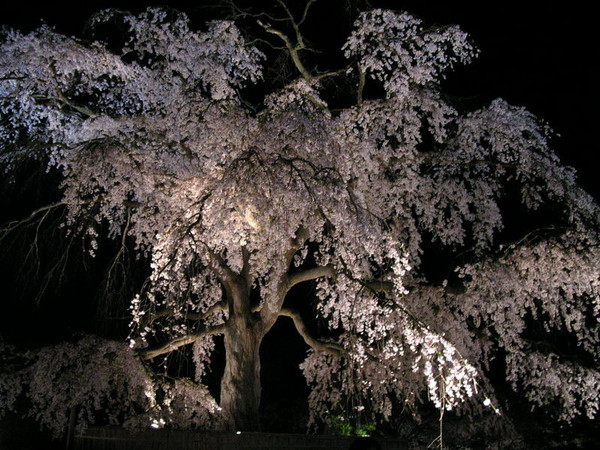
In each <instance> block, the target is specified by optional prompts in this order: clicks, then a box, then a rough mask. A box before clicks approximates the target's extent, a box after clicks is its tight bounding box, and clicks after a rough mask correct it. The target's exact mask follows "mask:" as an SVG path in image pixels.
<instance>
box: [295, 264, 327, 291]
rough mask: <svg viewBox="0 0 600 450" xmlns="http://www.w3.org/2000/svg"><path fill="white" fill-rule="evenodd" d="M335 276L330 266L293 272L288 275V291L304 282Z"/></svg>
mask: <svg viewBox="0 0 600 450" xmlns="http://www.w3.org/2000/svg"><path fill="white" fill-rule="evenodd" d="M335 274H336V272H335V270H334V269H333V267H331V266H319V267H313V268H312V269H306V270H303V271H301V272H295V273H293V274H291V275H288V290H289V289H291V288H292V287H294V286H295V285H297V284H299V283H302V282H304V281H310V280H315V279H317V278H321V277H333V276H335Z"/></svg>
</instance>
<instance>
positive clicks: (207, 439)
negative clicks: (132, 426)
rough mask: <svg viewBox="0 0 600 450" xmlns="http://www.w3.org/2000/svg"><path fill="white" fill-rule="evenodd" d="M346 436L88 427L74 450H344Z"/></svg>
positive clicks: (397, 447)
mask: <svg viewBox="0 0 600 450" xmlns="http://www.w3.org/2000/svg"><path fill="white" fill-rule="evenodd" d="M354 439H356V438H353V437H348V436H322V435H304V434H277V433H245V432H243V433H239V434H236V433H222V432H202V431H191V430H147V431H137V432H135V431H128V430H125V429H122V428H111V427H92V428H88V429H87V430H86V431H85V432H84V433H82V434H79V435H76V436H75V439H74V449H75V450H311V449H312V450H319V449H327V450H347V449H348V447H350V444H351V443H352V442H353V441H354ZM378 441H379V442H380V443H381V446H382V450H405V449H406V448H407V447H406V446H405V445H403V443H401V442H400V441H398V440H394V439H383V438H382V439H379V438H378Z"/></svg>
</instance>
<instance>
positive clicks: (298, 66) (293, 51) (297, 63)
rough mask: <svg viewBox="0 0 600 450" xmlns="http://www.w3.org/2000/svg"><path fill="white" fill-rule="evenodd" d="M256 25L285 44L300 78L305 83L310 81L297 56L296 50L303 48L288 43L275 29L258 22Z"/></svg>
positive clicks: (310, 77) (311, 77) (307, 72)
mask: <svg viewBox="0 0 600 450" xmlns="http://www.w3.org/2000/svg"><path fill="white" fill-rule="evenodd" d="M258 24H259V25H260V26H261V27H263V29H264V30H265V31H266V32H267V33H270V34H274V35H275V36H277V37H279V38H280V39H281V40H282V41H283V43H284V44H285V46H286V48H287V50H288V52H289V54H290V56H291V58H292V61H293V62H294V65H295V66H296V69H298V71H299V72H300V74H301V75H302V77H303V78H304V79H305V80H306V81H312V79H313V76H312V75H311V74H310V72H309V71H308V70H307V69H306V67H304V64H303V63H302V61H301V60H300V55H299V54H298V50H301V49H302V48H304V47H303V46H296V45H293V44H292V41H290V39H289V38H288V37H287V35H285V34H284V33H283V32H281V31H279V30H276V29H275V28H273V27H271V26H269V25H267V24H265V23H263V22H261V21H260V20H259V21H258Z"/></svg>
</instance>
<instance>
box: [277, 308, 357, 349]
mask: <svg viewBox="0 0 600 450" xmlns="http://www.w3.org/2000/svg"><path fill="white" fill-rule="evenodd" d="M279 315H280V316H285V317H289V318H290V319H292V320H293V321H294V326H295V327H296V330H297V331H298V334H300V336H302V339H304V342H306V344H308V345H309V346H310V347H312V348H313V349H315V350H317V351H319V352H325V353H329V354H331V355H334V356H339V357H345V356H348V351H347V350H346V349H345V348H344V347H342V346H341V345H338V344H334V343H332V342H322V341H319V340H317V339H315V338H314V337H312V336H311V334H310V332H309V331H308V328H307V327H306V325H305V324H304V321H303V320H302V317H301V316H300V314H299V313H298V312H297V311H294V310H292V309H290V308H282V309H281V311H280V312H279Z"/></svg>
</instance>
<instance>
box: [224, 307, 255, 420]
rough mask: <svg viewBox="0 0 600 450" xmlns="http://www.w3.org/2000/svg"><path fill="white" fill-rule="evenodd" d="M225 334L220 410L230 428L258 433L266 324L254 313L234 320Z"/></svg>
mask: <svg viewBox="0 0 600 450" xmlns="http://www.w3.org/2000/svg"><path fill="white" fill-rule="evenodd" d="M232 319H233V320H231V322H230V323H229V324H228V327H227V331H226V332H225V358H226V360H225V373H224V374H223V379H222V380H221V402H220V403H221V405H220V406H221V408H223V411H224V413H225V415H226V417H227V419H228V421H229V428H230V429H235V430H241V431H258V430H259V429H260V422H259V416H258V408H259V405H260V394H261V387H260V356H259V350H260V344H261V342H262V339H263V337H264V335H265V331H264V327H263V324H262V323H261V322H260V321H257V320H254V319H253V318H252V315H251V314H244V315H240V316H238V317H233V318H232Z"/></svg>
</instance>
